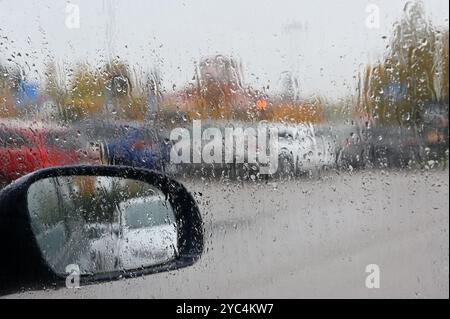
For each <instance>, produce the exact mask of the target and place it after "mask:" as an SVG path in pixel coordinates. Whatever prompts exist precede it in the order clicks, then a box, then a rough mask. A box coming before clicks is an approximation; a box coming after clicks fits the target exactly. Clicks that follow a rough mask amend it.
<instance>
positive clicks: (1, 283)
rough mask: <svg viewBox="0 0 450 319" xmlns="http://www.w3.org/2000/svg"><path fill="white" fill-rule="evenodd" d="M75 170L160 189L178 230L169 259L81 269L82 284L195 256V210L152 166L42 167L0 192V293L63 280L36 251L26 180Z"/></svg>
mask: <svg viewBox="0 0 450 319" xmlns="http://www.w3.org/2000/svg"><path fill="white" fill-rule="evenodd" d="M74 175H85V176H110V177H123V178H128V179H134V180H139V181H143V182H146V183H148V184H150V185H152V186H154V187H156V188H158V189H160V190H161V191H162V192H163V194H164V195H165V196H167V199H168V200H169V202H170V204H171V205H172V207H173V209H174V213H175V219H176V223H177V231H178V255H177V257H176V258H175V259H174V260H171V261H169V262H167V263H165V264H160V265H155V266H150V267H146V268H142V269H137V270H121V271H114V272H109V273H105V274H93V275H82V276H81V277H80V283H81V284H89V283H94V282H100V281H108V280H114V279H119V278H129V277H137V276H142V275H148V274H152V273H157V272H163V271H170V270H175V269H178V268H182V267H187V266H190V265H192V264H194V263H195V262H196V261H197V260H198V259H199V258H200V256H201V254H202V252H203V224H202V220H201V215H200V211H199V209H198V206H197V204H196V202H195V200H194V198H193V197H192V195H191V194H190V193H189V192H188V191H187V190H186V188H185V187H184V186H183V185H182V184H181V183H179V182H177V181H175V180H173V179H171V178H169V177H167V176H165V175H163V174H160V173H158V172H155V171H150V170H146V169H138V168H133V167H126V166H65V167H55V168H47V169H42V170H39V171H36V172H33V173H31V174H28V175H26V176H23V177H21V178H20V179H18V180H16V181H15V182H13V183H11V184H10V185H8V186H7V187H5V188H4V189H3V190H2V191H1V192H0V245H1V247H2V249H1V257H0V293H2V294H4V293H11V292H14V291H17V290H20V289H42V288H44V287H46V288H47V287H61V286H63V285H65V280H66V277H64V276H61V275H58V274H56V273H54V271H53V270H52V269H51V267H50V266H49V265H48V264H47V262H46V260H45V259H44V257H43V255H42V253H41V250H40V248H39V245H38V243H37V240H36V238H35V235H34V233H33V230H32V227H31V218H30V214H29V211H28V205H27V192H28V188H29V187H30V185H32V184H33V183H34V182H36V181H38V180H41V179H44V178H49V177H57V176H74Z"/></svg>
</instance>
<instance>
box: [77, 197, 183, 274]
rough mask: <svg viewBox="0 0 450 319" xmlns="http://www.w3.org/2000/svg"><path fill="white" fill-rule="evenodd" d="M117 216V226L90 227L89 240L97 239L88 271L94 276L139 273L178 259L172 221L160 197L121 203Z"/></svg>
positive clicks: (92, 225)
mask: <svg viewBox="0 0 450 319" xmlns="http://www.w3.org/2000/svg"><path fill="white" fill-rule="evenodd" d="M117 212H118V214H119V216H120V218H119V219H118V220H119V221H120V223H119V222H117V221H116V222H115V223H108V224H98V223H96V224H90V225H89V228H90V231H91V234H94V236H92V237H97V238H96V239H95V238H92V242H91V244H90V254H89V255H90V256H89V258H90V262H89V263H90V265H89V266H88V267H87V268H94V269H95V271H96V272H108V271H112V270H121V269H138V268H141V267H147V266H149V265H156V264H160V263H164V262H167V261H169V260H171V259H173V258H174V257H175V256H176V255H177V253H178V252H177V246H178V245H177V240H178V233H177V228H176V223H175V217H174V215H173V211H172V208H171V207H170V204H169V202H167V201H166V200H165V199H164V198H163V197H162V195H157V196H150V197H139V198H133V199H130V200H127V201H124V202H122V203H120V204H119V205H118V208H117ZM93 230H95V231H93ZM85 267H86V266H85Z"/></svg>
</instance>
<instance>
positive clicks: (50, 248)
mask: <svg viewBox="0 0 450 319" xmlns="http://www.w3.org/2000/svg"><path fill="white" fill-rule="evenodd" d="M27 203H28V210H29V212H30V216H31V226H32V229H33V232H34V234H35V236H36V239H37V243H38V245H39V247H40V249H41V251H42V253H43V256H44V258H45V260H46V261H47V263H48V264H49V265H50V267H51V268H52V269H53V271H55V272H56V273H58V274H61V275H63V274H64V273H65V268H66V266H67V265H70V264H76V265H78V266H79V267H80V271H81V274H90V273H94V274H96V273H104V272H111V271H118V270H131V269H137V268H141V267H148V266H153V265H157V264H161V263H165V262H168V261H170V260H172V259H174V258H175V257H176V254H177V245H178V244H177V227H176V221H175V215H174V212H173V209H172V207H171V205H170V203H169V202H168V200H167V199H166V198H165V196H164V195H163V194H162V192H161V191H160V190H158V189H156V188H155V187H152V186H151V185H149V184H147V183H145V182H142V181H137V180H131V179H125V178H120V177H107V176H106V177H103V176H58V177H51V178H45V179H41V180H38V181H36V182H35V183H33V184H32V185H31V186H30V188H29V189H28V201H27Z"/></svg>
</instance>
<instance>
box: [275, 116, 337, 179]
mask: <svg viewBox="0 0 450 319" xmlns="http://www.w3.org/2000/svg"><path fill="white" fill-rule="evenodd" d="M278 152H279V156H278V158H279V161H278V163H279V168H278V172H279V174H280V175H282V176H286V175H292V176H294V175H302V174H311V173H316V172H318V171H320V170H321V169H322V168H324V167H332V166H334V164H335V147H334V142H333V141H332V140H331V139H330V138H329V137H326V136H324V135H318V134H316V129H315V127H314V126H313V125H312V124H300V125H288V126H279V127H278Z"/></svg>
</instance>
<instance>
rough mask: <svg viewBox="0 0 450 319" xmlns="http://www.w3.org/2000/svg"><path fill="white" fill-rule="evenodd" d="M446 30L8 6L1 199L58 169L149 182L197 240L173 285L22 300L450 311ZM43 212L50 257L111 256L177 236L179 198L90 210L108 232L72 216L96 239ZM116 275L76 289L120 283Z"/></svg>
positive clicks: (330, 20) (310, 7) (444, 26)
mask: <svg viewBox="0 0 450 319" xmlns="http://www.w3.org/2000/svg"><path fill="white" fill-rule="evenodd" d="M448 12H449V4H448V2H447V1H445V0H432V1H420V0H412V1H406V0H396V1H389V0H367V1H360V0H347V1H332V0H323V1H320V2H318V1H307V0H280V1H266V0H247V1H239V0H228V1H184V0H173V1H154V0H150V1H147V0H134V1H132V2H125V1H119V0H110V1H106V0H105V1H88V0H77V1H58V2H55V1H51V0H39V1H38V0H31V1H30V0H27V1H25V0H0V21H1V24H0V187H1V188H3V187H6V186H7V185H9V184H11V183H14V182H15V181H16V180H17V179H18V178H20V177H21V176H24V175H27V174H30V173H33V172H36V171H38V170H40V169H43V168H49V167H59V166H73V165H104V166H106V165H111V166H125V167H135V168H141V169H145V170H148V171H152V172H157V173H161V174H163V175H164V176H168V177H170V178H174V179H175V180H177V181H179V182H180V183H182V185H184V186H185V187H186V189H187V190H188V191H189V192H190V193H191V194H192V196H193V198H194V199H195V201H196V202H197V203H198V205H199V207H200V211H201V214H202V218H203V225H202V227H203V229H204V232H205V239H204V245H205V249H204V255H203V256H202V257H201V259H200V260H199V261H198V263H196V264H195V265H193V266H192V267H189V268H186V269H185V270H183V271H172V272H168V273H161V274H159V275H157V276H147V277H146V276H144V277H143V279H142V280H141V279H139V280H133V279H130V280H128V279H123V280H120V281H118V282H114V283H108V285H106V283H102V284H98V285H97V284H94V285H90V286H89V287H82V289H80V290H79V291H77V292H74V291H73V290H70V289H61V290H57V291H34V292H30V294H31V295H32V296H33V297H34V296H36V297H47V296H55V297H60V296H61V297H66V296H70V297H72V296H75V297H81V298H84V297H139V298H141V297H144V298H147V297H175V298H182V299H183V298H187V297H190V296H192V297H206V298H216V297H227V298H240V297H245V298H259V297H261V298H264V297H267V298H271V297H275V298H278V297H281V298H282V297H305V298H309V297H313V298H314V297H324V298H328V297H330V298H338V297H356V298H366V297H369V298H372V297H374V298H388V297H399V298H409V297H412V298H416V297H446V298H448V295H449V289H448V264H449V255H448V250H449V245H448V241H449V235H448V234H449V227H448V221H449V210H448V204H449V201H448V198H449V196H448V194H449V183H448V178H449V171H448V159H449V126H448V123H449V122H448V111H449V80H448V79H449V73H448V72H449V20H448V19H449V13H448ZM52 185H53V186H52V187H55V188H56V189H58V192H59V193H64V192H68V190H67V189H64V188H63V187H62V186H60V185H56V184H52ZM46 187H47V186H46ZM49 187H50V186H48V189H50V188H49ZM84 187H87V188H89V187H90V188H89V189H90V190H94V188H95V185H94V184H90V185H87V184H86V185H85V186H84ZM92 187H94V188H92ZM91 188H92V189H91ZM48 189H47V190H48ZM35 191H36V192H37V191H38V190H36V189H35ZM41 191H42V192H43V191H44V190H41ZM58 192H57V193H58ZM118 192H119V191H118ZM119 193H120V192H119ZM41 195H42V196H41V197H40V198H41V199H40V201H42V203H41V204H42V205H44V206H40V207H45V205H47V206H48V209H47V210H46V214H43V215H42V216H38V217H36V218H38V219H39V221H41V222H40V225H44V224H45V225H47V226H46V227H43V228H42V229H38V228H39V226H36V229H35V230H34V231H35V233H36V234H37V236H40V237H39V238H40V239H41V240H42V242H43V243H45V245H46V247H47V248H46V249H47V251H48V253H49V254H50V255H52V256H57V255H58V254H59V253H58V252H60V251H65V249H66V248H67V247H66V246H64V244H63V243H65V242H68V241H70V240H72V241H73V242H74V243H75V242H76V243H78V244H79V246H83V243H85V241H84V239H81V238H82V236H86V240H89V241H91V242H95V245H94V244H93V247H94V246H95V247H94V248H92V251H93V254H96V253H97V252H98V251H100V250H101V249H106V248H108V249H109V251H112V252H113V253H111V254H112V255H114V254H115V253H118V251H119V250H120V249H119V248H117V247H116V246H117V245H116V241H115V240H116V237H117V236H119V234H120V231H121V229H122V228H121V227H122V226H123V225H122V223H124V224H125V225H128V227H129V228H130V229H138V228H142V227H144V226H145V227H147V226H148V228H150V227H153V228H155V229H156V228H158V227H159V226H161V227H159V228H158V229H159V230H158V231H161V232H164V231H165V230H164V229H165V227H163V226H164V225H166V226H167V224H170V225H172V224H174V223H173V221H174V220H176V216H175V215H173V214H172V215H171V214H170V213H171V210H172V209H173V207H172V206H170V205H169V204H168V202H170V200H173V199H172V198H164V199H162V198H159V197H158V199H159V200H155V201H150V200H144V199H143V200H140V199H137V198H134V197H133V198H131V199H130V200H131V201H129V202H128V204H127V202H121V204H120V205H119V204H118V203H116V202H115V200H117V198H119V197H120V196H118V197H114V196H112V197H108V200H107V201H103V202H95V205H97V206H95V208H96V209H97V210H98V211H113V210H114V209H116V210H114V212H116V213H115V215H114V216H113V215H111V216H110V220H108V223H103V222H101V221H102V220H101V218H100V217H99V216H97V215H96V214H93V213H92V212H91V211H90V210H89V207H84V208H83V207H82V209H81V211H82V212H81V213H80V209H78V208H79V207H78V208H76V207H74V206H70V207H69V206H68V207H67V208H66V209H69V210H74V211H77V212H78V213H77V214H79V215H80V216H82V217H83V218H84V220H85V221H86V220H87V221H88V222H85V225H83V227H81V226H80V225H78V226H77V227H78V228H77V229H78V230H79V233H76V234H75V235H76V236H80V237H74V236H75V235H74V234H73V231H72V230H71V229H70V227H71V225H73V224H76V222H77V221H78V219H77V218H78V217H79V216H78V215H71V217H72V218H73V223H72V224H71V223H69V222H67V221H65V222H63V223H62V222H61V221H60V220H59V219H58V218H57V217H58V216H57V215H55V214H56V213H55V212H57V211H58V209H61V208H60V207H57V206H55V205H56V204H55V203H56V200H55V199H54V198H51V197H50V195H49V197H48V199H45V198H46V195H45V194H41ZM81 195H82V194H81ZM81 195H80V196H81ZM36 196H37V195H36ZM166 204H167V205H166ZM74 205H75V206H76V205H81V204H80V203H75V204H74ZM77 209H78V210H77ZM119 211H121V212H123V215H120V214H119ZM156 211H157V212H159V214H158V215H157V217H153V219H151V218H150V212H156ZM89 216H90V217H92V218H91V219H86V217H89ZM97 217H98V218H97ZM99 220H100V221H99ZM106 224H108V225H106ZM36 225H37V224H36ZM170 227H174V226H173V225H172V226H167V228H170ZM177 231H178V230H177ZM131 233H132V234H131V235H130V236H129V238H128V239H129V240H132V238H133V237H132V236H134V235H135V232H131ZM173 234H175V235H178V233H176V232H174V233H172V235H173ZM114 236H116V237H114ZM83 238H84V237H83ZM105 238H107V239H105ZM171 238H172V239H174V238H175V239H177V238H176V237H171ZM142 242H146V240H142ZM114 245H116V246H114ZM143 245H144V244H143ZM73 247H75V246H73ZM111 247H113V248H111ZM69 248H70V247H69ZM78 248H80V249H81V248H83V247H78ZM78 248H77V249H78ZM79 252H80V254H81V253H83V251H82V250H79ZM176 253H178V252H174V251H171V254H172V255H173V254H175V255H176ZM130 254H131V255H133V253H132V252H131V253H130ZM172 255H171V256H172ZM63 257H64V258H63ZM63 257H61V258H60V259H58V258H56V259H54V265H56V266H55V267H57V268H58V270H59V271H60V272H64V267H65V266H66V265H65V264H64V263H69V261H70V260H72V259H70V254H68V253H67V254H66V255H64V256H63ZM166 257H167V256H166ZM105 258H106V257H105ZM107 259H108V261H107V262H105V261H99V260H95V258H94V263H95V262H97V261H98V262H99V265H97V266H98V267H97V268H96V265H94V264H85V265H84V266H83V267H84V268H83V269H85V270H86V269H87V270H89V269H90V270H92V269H103V270H105V269H106V270H108V269H109V270H111V269H113V270H114V269H118V268H117V265H115V264H114V258H112V257H111V256H108V257H107ZM135 261H136V260H134V259H133V260H132V261H130V262H135ZM371 269H377V271H378V270H379V273H380V276H379V278H381V279H380V280H381V281H380V285H381V286H380V287H381V288H380V287H378V286H377V284H376V283H373V282H369V281H366V279H367V278H369V279H370V278H372V277H370V276H371ZM105 287H106V288H107V289H105ZM23 295H24V294H23V293H22V294H18V295H17V296H18V297H23ZM27 296H28V295H27Z"/></svg>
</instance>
